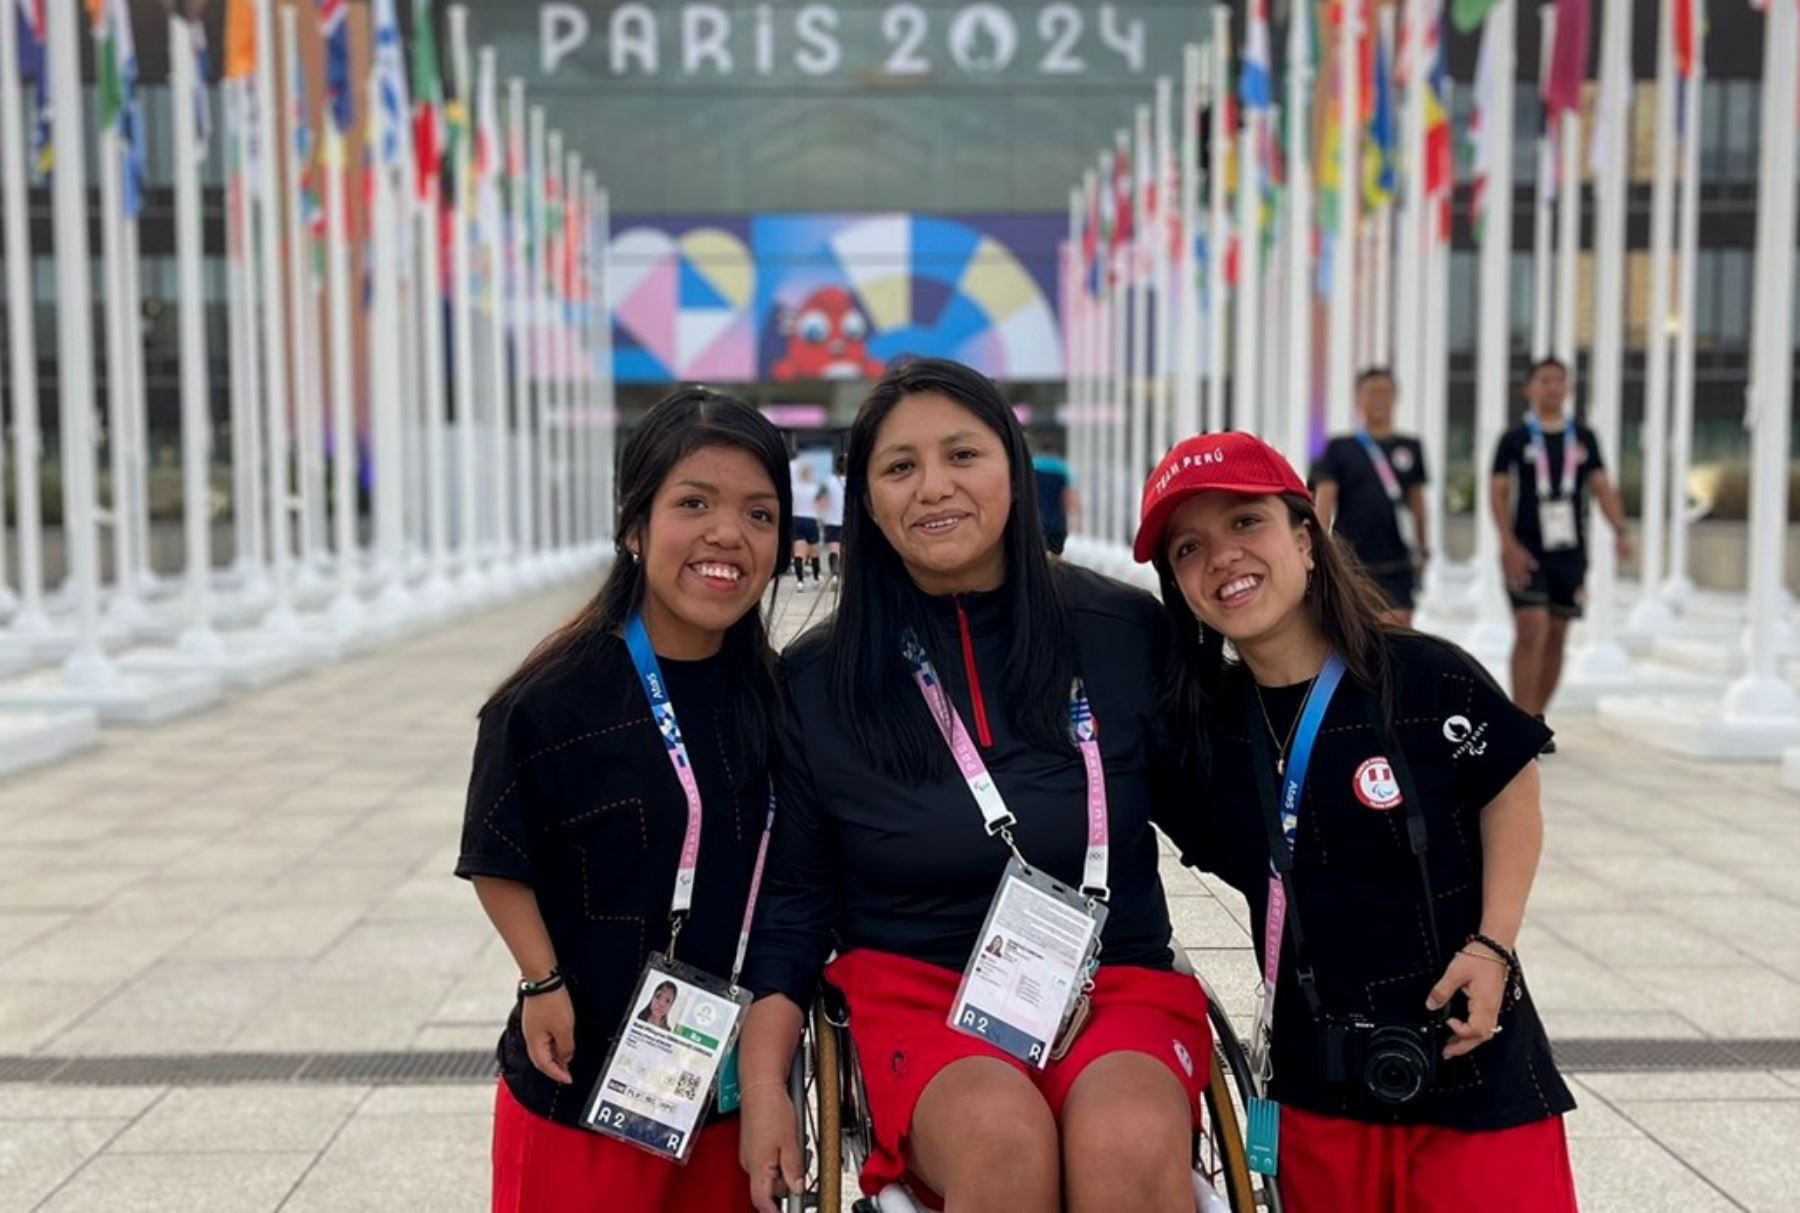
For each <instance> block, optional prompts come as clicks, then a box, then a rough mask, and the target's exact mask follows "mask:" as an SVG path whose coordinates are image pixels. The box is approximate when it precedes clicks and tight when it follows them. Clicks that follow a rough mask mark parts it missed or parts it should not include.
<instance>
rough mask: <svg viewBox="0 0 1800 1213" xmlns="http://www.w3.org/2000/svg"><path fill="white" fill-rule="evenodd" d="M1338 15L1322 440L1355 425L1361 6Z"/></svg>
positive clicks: (1352, 0)
mask: <svg viewBox="0 0 1800 1213" xmlns="http://www.w3.org/2000/svg"><path fill="white" fill-rule="evenodd" d="M1340 11H1341V13H1342V18H1341V20H1340V21H1339V24H1338V41H1337V68H1338V79H1337V86H1338V96H1337V107H1338V120H1337V128H1336V129H1337V134H1338V149H1337V151H1338V201H1337V235H1336V238H1335V239H1334V240H1333V242H1332V247H1331V253H1332V262H1331V313H1330V325H1331V331H1330V340H1329V343H1328V345H1327V351H1326V357H1327V358H1328V359H1329V360H1330V362H1329V365H1328V367H1327V370H1326V376H1325V378H1326V385H1325V409H1326V418H1325V431H1326V433H1328V434H1344V433H1348V432H1349V431H1350V430H1351V428H1352V427H1353V426H1354V425H1355V414H1356V409H1355V382H1356V351H1355V349H1354V342H1355V339H1356V338H1355V325H1356V289H1357V287H1356V261H1357V259H1356V251H1357V249H1356V246H1357V234H1358V231H1359V228H1360V225H1361V223H1362V181H1361V178H1362V173H1361V172H1360V168H1361V165H1362V106H1361V104H1360V100H1361V99H1360V97H1359V95H1358V94H1359V92H1360V88H1359V83H1360V80H1361V71H1360V69H1361V64H1360V63H1359V62H1358V58H1359V57H1358V55H1357V42H1358V40H1359V39H1360V38H1361V37H1362V29H1363V0H1343V3H1342V5H1341V6H1340ZM1439 474H1440V475H1441V474H1442V469H1439Z"/></svg>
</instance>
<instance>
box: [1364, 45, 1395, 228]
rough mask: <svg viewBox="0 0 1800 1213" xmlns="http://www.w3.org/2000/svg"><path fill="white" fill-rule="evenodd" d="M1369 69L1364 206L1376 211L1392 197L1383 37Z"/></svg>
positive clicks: (1390, 109) (1390, 110)
mask: <svg viewBox="0 0 1800 1213" xmlns="http://www.w3.org/2000/svg"><path fill="white" fill-rule="evenodd" d="M1372 68H1373V73H1372V74H1373V79H1372V80H1371V82H1370V83H1371V89H1370V91H1371V92H1372V93H1373V94H1374V98H1375V101H1374V107H1373V109H1372V110H1371V112H1370V114H1369V129H1368V131H1367V133H1366V135H1365V137H1364V139H1363V205H1364V206H1366V207H1367V208H1368V209H1369V210H1379V209H1380V208H1382V207H1384V206H1386V205H1387V204H1388V201H1389V200H1390V199H1391V198H1392V197H1393V196H1394V87H1393V79H1392V76H1391V74H1390V73H1389V71H1388V45H1387V39H1386V38H1385V37H1382V36H1377V37H1376V39H1375V54H1374V58H1373V60H1372Z"/></svg>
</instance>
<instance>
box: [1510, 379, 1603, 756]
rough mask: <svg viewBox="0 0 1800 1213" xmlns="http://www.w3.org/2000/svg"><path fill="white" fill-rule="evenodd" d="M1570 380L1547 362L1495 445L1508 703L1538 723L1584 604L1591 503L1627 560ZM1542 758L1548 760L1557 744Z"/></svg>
mask: <svg viewBox="0 0 1800 1213" xmlns="http://www.w3.org/2000/svg"><path fill="white" fill-rule="evenodd" d="M1568 396H1569V371H1568V368H1567V367H1565V366H1564V365H1563V364H1562V363H1561V362H1560V361H1558V360H1557V359H1555V358H1544V359H1541V360H1539V361H1538V362H1537V364H1536V365H1534V366H1533V367H1532V368H1531V374H1530V376H1529V377H1528V378H1527V379H1526V380H1525V399H1526V401H1527V402H1528V403H1529V404H1530V405H1531V408H1530V411H1528V412H1527V413H1526V414H1525V419H1524V420H1523V421H1521V422H1520V423H1519V424H1518V425H1515V426H1514V427H1513V428H1512V429H1510V430H1508V431H1506V433H1504V434H1502V435H1501V436H1500V445H1499V446H1498V448H1496V449H1495V451H1494V468H1493V471H1494V476H1493V481H1492V488H1491V490H1490V496H1489V501H1488V504H1489V508H1490V509H1492V510H1493V513H1494V525H1495V527H1496V528H1497V529H1498V530H1499V532H1500V561H1501V568H1502V571H1503V572H1504V574H1505V577H1506V590H1507V593H1508V595H1509V596H1510V597H1511V598H1512V608H1513V650H1512V696H1513V702H1514V703H1516V704H1518V705H1519V706H1520V707H1521V708H1523V709H1525V711H1527V712H1530V713H1531V714H1532V715H1534V716H1536V717H1538V718H1539V719H1542V718H1543V715H1544V713H1545V712H1546V711H1547V710H1548V709H1549V706H1550V699H1551V697H1552V696H1553V695H1555V694H1556V684H1557V683H1558V682H1559V681H1561V679H1562V667H1563V650H1564V649H1565V648H1567V646H1568V640H1569V624H1570V623H1571V622H1573V621H1574V620H1576V619H1579V618H1581V608H1582V602H1583V600H1584V599H1585V598H1586V596H1587V584H1586V583H1587V566H1588V558H1587V552H1588V519H1587V514H1588V510H1587V503H1588V495H1589V494H1590V493H1591V494H1592V495H1593V498H1594V500H1596V501H1598V502H1599V503H1600V511H1601V513H1603V514H1605V515H1606V521H1607V523H1608V524H1609V525H1610V526H1611V527H1612V530H1613V548H1614V550H1615V551H1616V552H1617V554H1618V558H1619V559H1620V560H1628V559H1630V557H1631V538H1630V536H1629V535H1627V534H1626V532H1625V507H1624V505H1623V504H1621V503H1620V501H1619V494H1618V492H1617V490H1615V489H1614V488H1613V483H1612V479H1611V478H1610V477H1609V476H1607V474H1606V464H1605V463H1604V462H1603V461H1602V459H1601V456H1600V443H1599V440H1598V439H1597V438H1595V437H1594V431H1592V430H1590V429H1589V428H1588V427H1587V426H1585V425H1582V424H1581V423H1580V422H1579V421H1577V420H1575V416H1574V414H1573V412H1572V411H1570V410H1569V409H1568V408H1567V401H1568ZM1545 744H1546V748H1545V750H1544V752H1545V753H1546V754H1549V753H1554V752H1555V750H1556V744H1555V742H1546V743H1545Z"/></svg>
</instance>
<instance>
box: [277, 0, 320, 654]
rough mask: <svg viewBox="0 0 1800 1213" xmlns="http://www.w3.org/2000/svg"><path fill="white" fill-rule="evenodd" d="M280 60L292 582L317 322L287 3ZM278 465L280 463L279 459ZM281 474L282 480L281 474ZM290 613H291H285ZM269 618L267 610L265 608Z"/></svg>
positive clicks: (304, 563)
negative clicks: (294, 521)
mask: <svg viewBox="0 0 1800 1213" xmlns="http://www.w3.org/2000/svg"><path fill="white" fill-rule="evenodd" d="M280 20H281V61H282V62H283V63H285V64H286V65H287V69H288V74H287V80H286V84H287V88H286V90H285V92H286V99H287V104H285V105H283V106H282V107H281V113H282V130H281V146H282V147H284V148H286V149H287V197H288V199H289V205H288V207H287V253H288V259H287V288H288V312H289V314H290V315H291V317H292V332H293V336H294V359H293V370H294V409H293V412H294V436H295V442H294V446H295V448H296V451H297V453H298V458H297V459H296V460H295V463H296V464H297V465H298V471H299V476H298V480H299V485H298V492H297V493H296V494H293V495H288V494H283V495H282V496H283V497H284V498H285V501H284V502H283V506H282V510H283V513H284V514H285V513H288V512H291V511H294V510H295V509H296V508H297V511H298V527H297V529H298V531H299V552H300V568H299V571H298V574H297V580H298V581H304V580H306V578H307V574H308V572H309V571H310V569H309V566H310V564H311V561H312V558H313V555H314V553H315V552H316V550H317V547H318V539H317V537H316V536H315V535H314V534H313V519H312V518H311V517H310V516H309V514H308V508H309V507H310V505H311V503H312V502H311V498H312V493H311V492H310V488H309V485H308V483H307V481H308V476H307V468H308V464H309V460H308V458H307V445H308V444H307V441H306V434H307V430H308V428H309V426H310V425H311V418H312V416H313V410H314V408H315V407H316V404H315V401H314V398H313V392H314V390H315V380H314V378H313V374H314V371H315V370H316V364H315V363H314V361H313V351H312V344H313V343H312V341H311V339H310V333H311V330H312V328H313V325H314V324H315V323H316V321H317V316H316V315H313V316H308V315H307V303H308V300H309V297H310V296H311V294H312V268H311V264H310V261H309V258H308V251H309V250H308V247H307V245H308V242H309V238H308V235H307V230H306V215H305V214H304V213H303V212H302V208H301V206H300V198H301V196H302V193H303V191H304V189H305V185H304V175H305V172H306V166H305V164H303V163H302V162H301V159H300V151H299V148H298V147H297V146H296V145H297V142H298V140H299V137H300V123H301V122H302V121H304V118H303V117H302V116H301V115H300V114H298V113H297V112H296V106H297V105H298V104H299V102H300V79H299V76H300V73H301V72H303V71H304V70H305V69H304V68H303V67H302V66H301V62H300V44H299V43H300V39H299V9H298V8H296V7H295V6H293V5H284V6H283V7H282V9H281V18H280ZM283 466H284V467H285V466H286V463H285V461H284V463H283ZM283 479H286V476H285V474H284V475H283ZM288 614H289V616H290V617H291V615H292V612H291V611H289V612H288ZM271 622H273V613H271Z"/></svg>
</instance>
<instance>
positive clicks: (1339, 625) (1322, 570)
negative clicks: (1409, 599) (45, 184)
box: [1155, 493, 1408, 762]
mask: <svg viewBox="0 0 1800 1213" xmlns="http://www.w3.org/2000/svg"><path fill="white" fill-rule="evenodd" d="M1280 500H1281V503H1282V504H1283V505H1285V506H1286V507H1287V513H1288V522H1289V524H1290V525H1292V526H1305V527H1306V528H1307V529H1308V531H1310V532H1311V534H1312V545H1313V572H1312V577H1311V578H1310V581H1309V585H1308V589H1307V592H1306V599H1305V604H1304V605H1305V609H1307V610H1309V611H1311V612H1312V617H1313V622H1314V623H1315V624H1317V625H1318V628H1319V631H1320V633H1321V634H1322V635H1323V636H1324V637H1325V640H1326V642H1327V643H1328V644H1330V645H1331V647H1332V648H1333V649H1334V650H1336V651H1337V652H1338V653H1339V654H1340V655H1341V656H1342V657H1343V659H1344V672H1345V673H1346V674H1348V675H1349V676H1350V677H1351V678H1353V679H1355V680H1356V681H1357V682H1359V683H1361V684H1362V685H1363V686H1364V687H1366V688H1367V689H1369V690H1372V691H1374V692H1375V693H1376V694H1377V695H1378V696H1379V697H1380V699H1381V705H1382V713H1383V716H1384V717H1388V716H1391V714H1392V703H1393V684H1392V678H1391V670H1390V667H1389V662H1388V639H1389V637H1390V636H1393V635H1395V634H1396V633H1403V632H1406V631H1407V630H1408V629H1404V628H1399V627H1396V626H1395V625H1393V624H1390V623H1388V622H1387V621H1386V619H1385V617H1384V616H1385V613H1386V611H1387V600H1386V599H1385V598H1384V597H1382V593H1381V590H1380V589H1379V588H1378V587H1377V586H1376V585H1375V583H1374V582H1373V581H1372V580H1370V578H1369V575H1368V573H1367V572H1365V571H1364V570H1363V566H1362V565H1361V564H1360V563H1359V562H1358V561H1357V559H1356V557H1355V555H1353V554H1352V552H1351V550H1350V548H1349V545H1348V543H1347V541H1345V540H1343V539H1340V538H1339V537H1338V536H1336V535H1333V534H1328V533H1327V532H1326V530H1325V528H1324V526H1323V525H1322V524H1321V523H1320V522H1319V515H1318V512H1317V511H1316V510H1314V509H1313V504H1312V502H1310V501H1308V500H1307V499H1306V498H1304V497H1302V496H1300V495H1299V494H1297V493H1283V494H1281V497H1280ZM1155 564H1156V575H1157V577H1158V578H1159V579H1160V580H1161V582H1162V600H1163V609H1164V610H1166V611H1167V612H1168V614H1169V619H1170V620H1171V622H1172V623H1173V625H1174V630H1175V653H1176V657H1177V660H1176V661H1175V662H1174V663H1173V667H1174V668H1173V671H1172V675H1171V678H1170V685H1169V687H1168V688H1167V691H1168V695H1169V698H1170V699H1171V700H1172V705H1173V708H1174V712H1175V716H1176V719H1177V720H1178V721H1179V723H1180V726H1181V730H1182V736H1183V738H1184V740H1185V741H1186V743H1187V745H1188V746H1189V747H1190V752H1191V753H1193V754H1196V755H1197V756H1199V757H1200V758H1201V759H1202V762H1204V760H1205V744H1206V743H1205V736H1206V723H1207V716H1208V714H1209V712H1210V711H1211V710H1212V709H1213V707H1214V705H1216V704H1218V703H1219V701H1220V698H1221V696H1223V695H1224V694H1225V693H1226V689H1227V682H1228V680H1229V679H1230V677H1231V675H1232V672H1233V671H1234V670H1235V669H1236V667H1237V666H1238V665H1239V664H1240V663H1239V662H1236V661H1233V662H1227V661H1226V659H1225V638H1224V637H1223V636H1221V635H1220V634H1219V633H1218V632H1217V631H1216V630H1214V629H1213V628H1200V627H1196V626H1195V624H1196V623H1197V622H1198V621H1197V620H1196V618H1195V616H1194V613H1193V611H1192V610H1191V609H1190V608H1189V607H1188V604H1187V600H1186V599H1185V598H1183V597H1182V595H1181V586H1180V585H1179V584H1178V583H1177V582H1176V580H1175V572H1174V569H1173V568H1172V567H1171V566H1170V564H1169V556H1168V553H1167V552H1165V551H1162V550H1160V548H1159V550H1158V551H1157V553H1156V556H1155Z"/></svg>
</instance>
